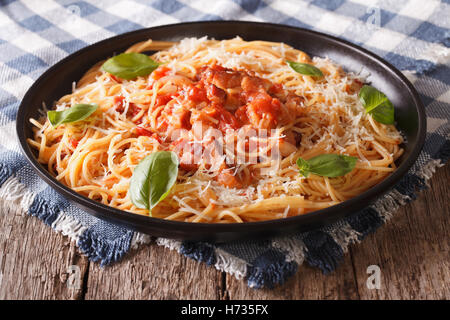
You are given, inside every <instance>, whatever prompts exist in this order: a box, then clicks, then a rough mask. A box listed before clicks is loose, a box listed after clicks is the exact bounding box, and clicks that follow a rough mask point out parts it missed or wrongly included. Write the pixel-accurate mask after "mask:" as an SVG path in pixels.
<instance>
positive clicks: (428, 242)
mask: <svg viewBox="0 0 450 320" xmlns="http://www.w3.org/2000/svg"><path fill="white" fill-rule="evenodd" d="M449 178H450V166H449V165H447V166H445V167H443V168H439V169H438V170H437V172H436V174H435V176H434V177H433V178H432V180H431V183H430V184H431V188H429V189H428V190H426V191H423V192H421V193H420V195H419V198H418V199H417V200H416V201H414V202H412V203H410V204H408V205H406V206H405V207H403V208H401V210H400V211H399V212H397V213H396V214H395V215H394V217H393V219H392V220H391V221H390V222H388V223H387V224H386V225H385V226H383V227H382V228H380V229H379V230H378V231H377V232H376V233H375V234H373V235H370V236H369V237H367V238H366V239H365V240H364V241H363V242H362V243H360V244H357V245H353V246H352V247H351V248H350V250H349V252H348V253H347V254H346V255H345V258H344V261H343V262H342V264H341V265H340V267H339V268H338V269H337V270H336V271H335V272H334V273H332V274H330V275H323V274H322V273H321V272H320V271H318V270H317V269H313V268H311V267H308V266H306V265H303V266H301V267H300V270H299V272H298V273H297V275H296V276H294V277H292V278H291V279H290V280H289V281H288V282H287V283H286V284H285V285H284V286H282V287H278V288H276V289H274V290H254V289H249V288H248V287H247V284H246V282H245V281H242V280H236V279H235V278H234V277H233V276H230V275H228V274H225V273H223V272H220V271H218V270H216V269H215V268H214V267H207V266H206V265H205V264H203V263H197V262H195V261H193V260H190V259H187V258H185V257H184V256H181V255H179V254H178V253H176V252H172V251H169V250H168V249H165V248H161V247H158V246H156V245H155V244H151V245H148V246H145V247H141V248H140V249H139V250H136V251H134V252H132V253H130V254H128V256H127V257H126V258H125V259H124V260H123V261H122V262H120V263H117V264H115V265H113V266H111V267H106V268H101V267H100V266H99V265H98V264H96V263H91V262H89V261H88V260H87V259H86V258H85V257H83V256H82V255H80V254H79V253H78V251H77V249H76V246H75V244H74V243H73V242H72V243H71V241H70V240H69V239H68V238H67V237H64V236H62V235H61V234H58V233H56V232H54V231H52V230H51V228H50V227H48V226H45V225H44V224H43V223H42V222H40V221H38V220H37V219H36V218H33V217H30V216H22V215H15V214H14V213H12V212H8V211H6V210H3V212H1V213H0V230H1V232H0V299H308V298H309V299H449V298H450V272H449V270H450V269H449V261H450V259H449V247H450V246H449V239H450V237H449V219H448V217H449V204H450V201H449V200H450V199H449V181H450V179H449ZM370 265H378V266H379V267H380V270H381V288H380V289H379V290H377V289H368V288H367V285H366V282H367V278H368V276H369V275H368V274H367V267H368V266H370ZM71 266H72V267H71ZM73 266H75V267H73ZM77 271H79V275H80V281H79V283H78V284H79V287H78V288H77V286H76V284H77V283H74V282H73V281H72V280H73V279H75V278H74V276H75V273H74V272H77ZM68 283H69V284H70V285H69V286H68Z"/></svg>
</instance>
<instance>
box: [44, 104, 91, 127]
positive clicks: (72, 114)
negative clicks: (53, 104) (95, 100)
mask: <svg viewBox="0 0 450 320" xmlns="http://www.w3.org/2000/svg"><path fill="white" fill-rule="evenodd" d="M97 108H98V105H96V104H75V105H73V106H72V107H70V108H69V109H66V110H62V111H56V110H52V111H47V118H48V120H49V121H50V123H51V124H52V126H53V127H54V128H56V127H57V126H59V125H60V124H63V123H70V122H77V121H81V120H84V119H86V118H87V117H89V116H90V115H91V114H93V113H94V112H95V110H97Z"/></svg>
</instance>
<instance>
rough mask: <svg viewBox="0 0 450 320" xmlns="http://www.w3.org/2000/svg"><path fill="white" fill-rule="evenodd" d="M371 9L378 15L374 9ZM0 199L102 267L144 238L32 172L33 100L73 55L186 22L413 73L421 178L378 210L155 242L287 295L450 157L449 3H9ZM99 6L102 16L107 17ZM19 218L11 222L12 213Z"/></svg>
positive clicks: (1, 53) (328, 265) (2, 25)
mask: <svg viewBox="0 0 450 320" xmlns="http://www.w3.org/2000/svg"><path fill="white" fill-rule="evenodd" d="M367 3H372V4H373V6H368V5H367ZM0 4H1V5H2V6H1V7H0V197H1V198H2V199H3V201H2V202H3V205H4V206H7V207H9V209H10V210H15V211H18V212H27V213H29V214H30V215H32V216H37V217H38V218H39V219H41V220H42V221H43V222H44V223H46V224H48V225H50V226H51V227H52V228H53V229H55V230H56V231H59V232H62V233H63V234H64V235H68V236H70V237H71V238H72V239H74V240H75V241H76V242H77V244H78V246H79V248H80V250H81V252H83V253H84V254H85V255H87V256H88V257H89V258H90V259H91V260H92V261H98V262H100V263H101V264H102V265H107V264H110V263H113V262H115V261H117V260H119V259H120V258H122V256H124V255H125V254H126V253H127V252H128V251H129V250H130V248H132V247H135V246H138V245H140V244H143V243H148V242H149V241H150V238H149V237H148V236H146V235H143V234H139V233H136V232H133V231H130V230H126V229H123V228H120V227H117V226H114V225H112V224H110V223H106V222H104V221H102V220H99V219H97V218H94V217H92V216H90V215H89V214H87V213H85V212H83V211H82V210H80V209H78V208H77V207H75V206H73V205H71V204H69V202H67V201H66V199H64V198H63V197H61V196H60V195H59V194H58V193H56V192H55V191H53V190H52V189H51V188H50V187H49V186H47V185H46V184H45V183H44V182H43V181H42V180H41V179H39V178H38V177H37V176H36V175H35V173H34V172H33V171H32V170H31V168H30V167H29V166H28V165H27V164H26V162H25V160H24V158H23V157H22V156H21V154H20V152H19V148H18V142H17V138H16V136H15V130H14V127H15V115H16V111H17V107H18V105H19V102H20V100H21V98H22V97H23V95H24V94H25V92H26V90H27V89H28V88H29V87H30V86H31V84H32V83H33V81H34V80H36V79H37V78H38V77H39V75H40V74H42V72H44V71H45V70H46V69H47V68H48V67H50V66H51V65H53V64H54V63H56V62H57V61H58V60H60V59H62V58H63V57H65V56H67V55H68V54H70V53H72V52H74V51H76V50H78V49H80V48H83V47H85V46H87V45H89V44H91V43H94V42H97V41H99V40H102V39H105V38H108V37H111V36H114V35H116V34H119V33H123V32H126V31H131V30H136V29H139V28H143V27H150V26H155V25H162V24H169V23H176V22H180V21H187V20H191V21H192V20H220V19H240V20H254V21H267V22H273V23H282V24H288V25H292V26H298V27H304V28H307V29H313V30H317V31H322V32H326V33H329V34H333V35H335V36H338V37H340V38H343V39H347V40H350V41H352V42H353V43H356V44H358V45H361V46H363V47H365V48H367V49H369V50H371V51H373V52H375V53H377V54H378V55H380V56H382V57H384V58H385V59H386V60H388V61H389V62H391V63H392V64H394V65H395V66H396V67H397V68H399V69H401V70H403V71H404V73H405V74H406V75H407V76H408V78H409V79H410V80H411V81H412V82H413V83H414V84H415V86H416V88H417V90H418V91H419V92H420V94H421V97H422V99H423V101H424V103H425V105H426V112H427V116H428V123H427V124H428V133H427V139H426V144H425V148H424V150H423V152H422V154H421V155H420V157H419V160H418V161H417V163H416V164H415V166H414V167H413V168H412V169H411V170H410V172H409V173H408V174H407V175H406V177H405V178H404V179H403V180H402V181H401V182H400V183H399V185H398V186H397V187H396V188H395V189H394V190H393V191H392V192H391V193H389V194H388V195H386V196H385V197H384V198H382V199H380V200H379V201H378V202H376V203H375V204H374V205H372V206H370V207H368V208H366V209H364V210H363V211H361V212H359V213H358V214H355V215H354V216H352V217H349V218H345V219H343V220H341V221H339V222H337V223H335V224H333V225H330V226H328V227H326V228H322V229H318V230H314V231H311V232H305V233H300V234H297V235H294V236H290V237H284V238H277V239H272V240H266V241H251V242H235V243H227V244H221V245H214V244H209V243H193V242H181V241H173V240H167V239H157V240H156V242H157V243H158V244H159V245H164V246H166V247H169V248H171V249H175V250H178V251H179V252H180V253H182V254H184V255H186V256H188V257H190V258H193V259H195V260H199V261H203V262H206V263H207V264H209V265H214V266H215V267H216V268H218V269H220V270H224V271H226V272H229V273H230V274H234V275H235V276H236V277H238V278H245V279H246V280H247V282H248V285H249V286H251V287H255V288H260V287H272V286H274V285H275V284H279V283H283V282H284V281H285V280H286V279H287V278H288V277H289V276H291V275H293V274H294V273H295V272H296V271H297V269H298V267H299V266H300V265H301V264H302V263H303V262H304V261H306V262H307V263H308V264H309V265H311V266H315V267H318V268H320V269H321V270H323V271H324V272H331V271H333V270H334V269H335V268H336V267H337V265H338V263H339V261H340V260H341V259H342V257H343V254H344V253H345V252H346V250H347V248H348V246H349V245H350V244H351V243H354V242H358V241H361V240H362V239H363V238H364V237H365V236H366V235H367V234H369V233H371V232H373V231H375V230H376V229H377V228H378V227H379V226H381V225H382V224H383V223H384V222H385V221H386V220H387V219H388V218H389V217H390V216H391V215H392V214H394V213H395V211H396V209H397V208H398V207H399V206H400V205H402V204H404V203H405V202H408V201H411V200H414V199H415V191H417V190H419V189H422V188H424V187H425V185H426V181H427V180H428V179H429V178H430V177H431V175H432V174H433V172H434V170H435V168H436V167H438V166H442V165H443V164H444V163H445V162H446V161H447V159H448V158H449V155H450V142H449V140H450V138H449V133H450V128H449V118H450V66H449V61H450V49H449V45H450V31H449V29H450V19H449V17H450V4H449V2H448V1H443V2H439V1H436V0H427V1H421V0H417V1H405V0H404V1H398V0H395V1H362V0H353V1H345V0H337V1H325V0H315V1H311V2H304V1H294V0H289V1H288V0H285V1H269V0H266V1H256V0H255V1H244V0H242V1H239V0H235V1H231V0H221V1H208V5H207V6H205V3H204V1H188V0H178V1H176V0H157V1H146V0H142V1H139V0H135V1H113V0H110V1H108V0H106V1H101V2H98V1H93V0H92V1H58V2H56V1H26V2H25V1H23V2H22V1H11V0H9V1H0ZM99 4H101V5H99ZM10 212H11V211H10Z"/></svg>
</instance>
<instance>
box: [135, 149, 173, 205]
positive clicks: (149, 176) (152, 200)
mask: <svg viewBox="0 0 450 320" xmlns="http://www.w3.org/2000/svg"><path fill="white" fill-rule="evenodd" d="M177 177H178V158H177V156H176V154H175V153H173V152H171V151H157V152H154V153H152V154H151V155H149V156H147V157H145V158H144V159H142V160H141V162H139V164H138V165H137V167H136V168H135V169H134V171H133V175H132V177H131V181H130V188H129V192H130V198H131V202H132V203H133V204H134V205H135V206H136V207H138V208H141V209H148V210H149V211H150V214H151V210H152V209H153V208H154V207H155V206H156V205H157V204H158V203H159V202H160V201H162V200H163V199H164V198H165V197H167V195H168V194H169V191H170V189H171V188H172V186H173V185H174V184H175V182H176V181H177Z"/></svg>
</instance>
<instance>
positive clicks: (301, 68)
mask: <svg viewBox="0 0 450 320" xmlns="http://www.w3.org/2000/svg"><path fill="white" fill-rule="evenodd" d="M286 63H287V64H288V65H289V66H290V67H291V68H292V70H294V71H295V72H297V73H300V74H304V75H306V76H312V77H323V73H322V71H321V70H320V69H319V68H316V67H314V66H313V65H311V64H307V63H301V62H294V61H289V60H286Z"/></svg>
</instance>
